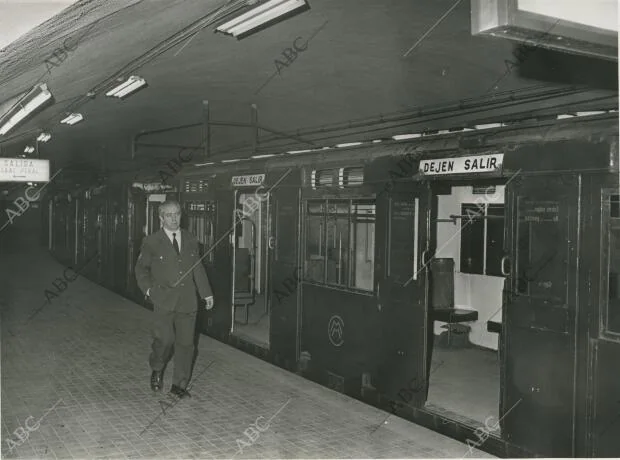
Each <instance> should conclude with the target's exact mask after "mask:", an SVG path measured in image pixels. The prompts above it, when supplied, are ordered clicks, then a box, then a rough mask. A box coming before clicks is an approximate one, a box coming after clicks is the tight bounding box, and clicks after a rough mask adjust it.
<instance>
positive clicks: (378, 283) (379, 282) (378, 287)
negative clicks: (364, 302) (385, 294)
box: [377, 281, 383, 311]
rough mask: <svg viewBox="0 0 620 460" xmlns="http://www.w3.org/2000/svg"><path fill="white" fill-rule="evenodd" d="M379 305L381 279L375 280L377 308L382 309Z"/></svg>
mask: <svg viewBox="0 0 620 460" xmlns="http://www.w3.org/2000/svg"><path fill="white" fill-rule="evenodd" d="M382 308H383V307H382V306H381V281H378V282H377V310H379V311H381V310H382Z"/></svg>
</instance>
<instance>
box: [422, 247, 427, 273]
mask: <svg viewBox="0 0 620 460" xmlns="http://www.w3.org/2000/svg"><path fill="white" fill-rule="evenodd" d="M427 258H428V249H425V250H424V251H422V267H420V271H421V270H423V269H424V268H426V267H427V265H428V262H429V261H428V260H426V259H427Z"/></svg>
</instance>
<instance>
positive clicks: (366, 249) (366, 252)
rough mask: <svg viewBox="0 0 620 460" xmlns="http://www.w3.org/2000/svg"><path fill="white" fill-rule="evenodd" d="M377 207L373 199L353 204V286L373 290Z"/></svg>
mask: <svg viewBox="0 0 620 460" xmlns="http://www.w3.org/2000/svg"><path fill="white" fill-rule="evenodd" d="M375 218H376V207H375V204H374V203H373V202H372V201H362V200H359V201H353V203H352V204H351V242H352V244H351V246H352V248H351V254H352V259H353V260H352V261H351V264H352V266H351V280H350V282H349V284H350V286H351V287H354V288H357V289H364V290H366V291H372V290H373V281H374V267H375Z"/></svg>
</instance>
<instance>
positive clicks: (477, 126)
mask: <svg viewBox="0 0 620 460" xmlns="http://www.w3.org/2000/svg"><path fill="white" fill-rule="evenodd" d="M501 126H502V124H501V123H487V124H482V125H475V126H474V128H476V129H489V128H501Z"/></svg>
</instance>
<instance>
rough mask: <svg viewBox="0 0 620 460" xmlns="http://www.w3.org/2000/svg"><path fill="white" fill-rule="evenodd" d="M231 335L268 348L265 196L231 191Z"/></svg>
mask: <svg viewBox="0 0 620 460" xmlns="http://www.w3.org/2000/svg"><path fill="white" fill-rule="evenodd" d="M234 197H235V201H234V203H235V206H234V210H233V216H232V222H233V229H232V235H231V238H232V259H231V262H232V291H231V292H232V299H233V301H232V306H231V308H232V312H231V313H232V319H231V333H232V334H234V335H236V336H238V337H241V338H243V339H245V340H247V341H249V342H251V343H253V344H255V345H258V346H260V347H262V348H267V349H268V348H269V328H270V315H269V305H270V298H269V294H270V290H269V278H270V277H269V241H268V240H269V236H270V233H271V209H270V207H271V203H270V201H271V200H270V197H269V193H261V194H260V195H259V194H256V193H255V191H251V192H250V191H245V190H243V191H241V190H235V192H234Z"/></svg>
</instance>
